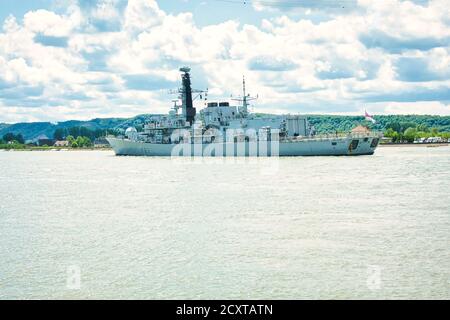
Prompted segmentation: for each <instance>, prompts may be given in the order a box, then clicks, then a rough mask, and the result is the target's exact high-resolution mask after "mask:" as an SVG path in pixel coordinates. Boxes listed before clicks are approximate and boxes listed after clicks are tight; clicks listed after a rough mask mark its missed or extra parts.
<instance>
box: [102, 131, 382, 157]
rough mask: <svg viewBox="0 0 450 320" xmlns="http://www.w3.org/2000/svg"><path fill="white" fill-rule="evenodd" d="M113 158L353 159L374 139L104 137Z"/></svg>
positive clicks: (366, 151) (375, 140) (372, 148)
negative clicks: (162, 139)
mask: <svg viewBox="0 0 450 320" xmlns="http://www.w3.org/2000/svg"><path fill="white" fill-rule="evenodd" d="M107 140H108V142H109V143H110V145H111V147H112V148H113V150H114V152H115V153H116V155H123V156H125V155H128V156H165V157H168V156H259V157H261V156H344V155H345V156H352V155H371V154H373V153H374V151H375V149H376V147H377V146H378V138H377V137H368V136H366V137H350V136H349V137H344V138H342V137H340V138H334V139H333V138H317V139H314V138H309V139H302V140H292V141H281V142H279V143H274V142H272V143H271V142H266V141H262V142H261V141H260V142H258V143H256V142H254V143H251V142H250V143H249V142H237V143H230V142H227V143H208V144H156V143H146V142H140V141H132V140H128V139H118V138H110V137H108V138H107Z"/></svg>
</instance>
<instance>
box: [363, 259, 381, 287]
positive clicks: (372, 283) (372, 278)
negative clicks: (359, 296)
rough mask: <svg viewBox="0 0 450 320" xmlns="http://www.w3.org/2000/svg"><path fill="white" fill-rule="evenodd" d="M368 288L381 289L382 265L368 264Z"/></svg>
mask: <svg viewBox="0 0 450 320" xmlns="http://www.w3.org/2000/svg"><path fill="white" fill-rule="evenodd" d="M366 284H367V288H369V290H372V291H375V290H380V289H381V267H380V266H374V265H372V266H368V267H367V279H366Z"/></svg>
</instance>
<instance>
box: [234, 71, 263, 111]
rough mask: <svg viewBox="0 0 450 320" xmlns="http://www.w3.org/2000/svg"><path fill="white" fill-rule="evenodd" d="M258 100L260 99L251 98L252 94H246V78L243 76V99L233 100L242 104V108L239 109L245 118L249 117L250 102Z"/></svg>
mask: <svg viewBox="0 0 450 320" xmlns="http://www.w3.org/2000/svg"><path fill="white" fill-rule="evenodd" d="M257 98H258V96H256V97H251V96H250V94H247V93H246V90H245V76H242V97H237V98H235V99H232V100H235V101H239V102H242V107H241V108H239V109H240V110H239V111H240V113H241V114H242V115H243V116H244V117H246V116H247V115H248V106H249V103H248V102H249V101H251V100H256V99H257Z"/></svg>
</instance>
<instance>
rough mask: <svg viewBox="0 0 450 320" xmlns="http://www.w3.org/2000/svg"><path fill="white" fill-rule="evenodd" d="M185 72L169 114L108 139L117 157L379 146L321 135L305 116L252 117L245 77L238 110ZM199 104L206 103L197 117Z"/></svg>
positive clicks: (354, 136)
mask: <svg viewBox="0 0 450 320" xmlns="http://www.w3.org/2000/svg"><path fill="white" fill-rule="evenodd" d="M180 72H181V88H179V89H178V90H177V91H176V93H177V94H178V95H179V96H178V99H176V100H174V101H173V102H174V105H173V108H172V110H170V111H169V113H168V114H167V115H163V116H161V115H158V116H153V117H151V118H150V119H149V120H148V121H146V123H145V124H144V126H143V130H142V131H141V132H138V131H137V130H136V128H134V127H129V128H128V129H127V130H126V131H125V133H124V135H122V136H117V137H115V136H108V137H106V139H107V140H108V142H109V144H110V145H111V147H112V148H113V150H114V152H115V154H116V155H118V156H119V155H120V156H124V155H129V156H177V157H178V156H191V157H192V156H201V157H205V156H212V157H226V156H230V157H236V156H244V157H251V156H256V157H276V156H355V155H371V154H373V153H374V151H375V149H376V148H377V146H378V143H379V141H380V138H381V136H380V134H379V133H376V132H363V133H351V132H349V133H345V134H338V133H337V132H336V133H333V134H317V133H316V130H315V128H314V126H313V125H311V124H310V123H309V122H308V118H307V117H306V116H304V115H291V114H287V115H271V116H265V115H261V114H257V113H252V112H249V102H250V101H251V100H254V99H256V97H252V96H251V95H250V94H247V93H246V88H245V78H244V79H243V83H242V85H243V93H242V95H241V96H238V97H236V98H234V99H232V100H233V101H237V103H235V104H234V105H232V103H230V101H223V100H220V101H209V100H208V98H207V97H208V91H207V90H205V91H203V90H194V89H192V87H191V76H190V68H188V67H183V68H180ZM194 95H195V96H194ZM196 99H199V100H203V101H204V104H205V107H204V108H203V109H202V110H200V111H199V112H198V113H197V109H196V108H195V107H194V104H193V102H194V101H195V100H196ZM180 100H181V105H180V104H178V102H179V101H180ZM180 109H181V112H180Z"/></svg>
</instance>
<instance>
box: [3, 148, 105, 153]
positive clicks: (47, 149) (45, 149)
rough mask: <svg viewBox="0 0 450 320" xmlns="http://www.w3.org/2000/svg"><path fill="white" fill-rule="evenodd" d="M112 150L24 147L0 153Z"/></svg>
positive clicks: (103, 149)
mask: <svg viewBox="0 0 450 320" xmlns="http://www.w3.org/2000/svg"><path fill="white" fill-rule="evenodd" d="M111 150H112V148H94V147H92V148H91V147H89V148H55V147H26V148H11V149H0V152H1V151H5V152H8V151H63V152H64V151H111Z"/></svg>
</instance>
